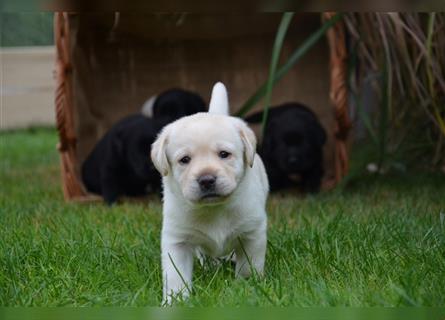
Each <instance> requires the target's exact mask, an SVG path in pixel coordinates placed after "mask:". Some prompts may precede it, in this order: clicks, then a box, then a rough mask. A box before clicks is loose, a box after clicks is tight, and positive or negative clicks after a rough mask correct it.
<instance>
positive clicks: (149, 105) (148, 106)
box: [141, 96, 157, 118]
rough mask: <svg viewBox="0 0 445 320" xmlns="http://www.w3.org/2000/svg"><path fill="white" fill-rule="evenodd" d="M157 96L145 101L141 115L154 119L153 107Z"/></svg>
mask: <svg viewBox="0 0 445 320" xmlns="http://www.w3.org/2000/svg"><path fill="white" fill-rule="evenodd" d="M156 98H157V96H152V97H151V98H150V99H148V100H147V101H145V103H144V105H143V106H142V109H141V113H142V115H143V116H145V117H147V118H152V117H153V106H154V104H155V102H156Z"/></svg>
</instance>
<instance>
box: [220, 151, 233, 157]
mask: <svg viewBox="0 0 445 320" xmlns="http://www.w3.org/2000/svg"><path fill="white" fill-rule="evenodd" d="M230 155H231V153H230V152H227V151H220V152H219V157H220V158H221V159H226V158H228V157H230Z"/></svg>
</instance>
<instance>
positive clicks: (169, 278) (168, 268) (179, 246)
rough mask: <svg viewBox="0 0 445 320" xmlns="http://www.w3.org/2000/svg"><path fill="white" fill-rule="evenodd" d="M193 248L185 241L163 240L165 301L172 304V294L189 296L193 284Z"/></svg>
mask: <svg viewBox="0 0 445 320" xmlns="http://www.w3.org/2000/svg"><path fill="white" fill-rule="evenodd" d="M192 272H193V250H192V248H190V246H188V245H187V244H184V243H174V242H167V241H163V243H162V273H163V302H167V303H168V304H170V303H171V302H172V296H175V295H177V294H182V296H183V297H186V296H188V294H189V290H190V289H191V285H192Z"/></svg>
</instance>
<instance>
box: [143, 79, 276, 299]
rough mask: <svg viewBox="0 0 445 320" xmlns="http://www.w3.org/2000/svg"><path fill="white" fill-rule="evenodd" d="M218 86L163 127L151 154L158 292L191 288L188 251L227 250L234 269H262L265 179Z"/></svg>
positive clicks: (249, 136) (243, 272)
mask: <svg viewBox="0 0 445 320" xmlns="http://www.w3.org/2000/svg"><path fill="white" fill-rule="evenodd" d="M228 113H229V105H228V97H227V91H226V88H225V86H224V85H223V84H222V83H217V84H216V85H215V86H214V87H213V91H212V98H211V101H210V107H209V112H208V113H198V114H195V115H192V116H188V117H184V118H181V119H179V120H177V121H175V122H173V123H171V124H169V125H168V126H166V127H165V128H164V129H163V130H162V132H161V133H160V134H159V136H158V138H157V140H156V141H155V142H154V144H153V145H152V150H151V158H152V160H153V163H154V165H155V166H156V168H157V169H158V170H159V172H160V173H161V174H162V176H163V178H162V181H163V190H164V197H163V226H162V235H161V251H162V273H163V299H164V301H165V302H167V303H170V302H171V300H172V297H173V296H175V295H178V294H181V295H182V296H187V295H188V293H189V290H190V288H191V281H192V269H193V257H194V256H195V254H197V253H198V254H206V255H208V256H210V257H222V256H225V255H228V254H230V253H232V252H234V257H235V261H236V274H237V275H239V276H243V277H246V276H249V275H250V274H251V272H252V270H255V271H256V272H258V273H259V274H262V272H263V267H264V259H265V253H266V229H267V216H266V211H265V205H266V199H267V194H268V191H269V185H268V181H267V176H266V171H265V169H264V166H263V163H262V161H261V159H260V157H259V156H258V155H257V154H256V151H255V150H256V140H255V135H254V133H253V132H252V130H250V129H249V128H248V127H247V125H246V124H245V123H244V121H242V120H241V119H239V118H234V117H230V116H229V115H228Z"/></svg>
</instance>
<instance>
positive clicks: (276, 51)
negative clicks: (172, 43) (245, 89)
mask: <svg viewBox="0 0 445 320" xmlns="http://www.w3.org/2000/svg"><path fill="white" fill-rule="evenodd" d="M293 16H294V13H293V12H285V13H283V17H282V18H281V22H280V25H279V27H278V31H277V34H276V36H275V42H274V45H273V50H272V58H271V61H270V69H269V78H268V79H267V83H266V93H265V94H266V98H265V100H266V103H265V105H264V112H263V121H262V125H261V127H262V131H263V134H264V128H265V127H266V121H267V116H268V113H269V107H270V102H271V99H272V89H273V84H274V78H275V73H276V70H277V66H278V60H279V59H280V53H281V48H282V47H283V42H284V38H285V36H286V32H287V29H288V28H289V25H290V22H291V21H292V17H293Z"/></svg>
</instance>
